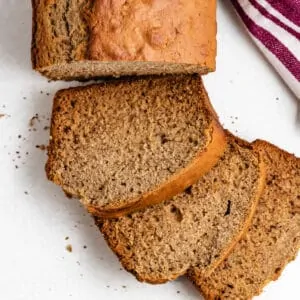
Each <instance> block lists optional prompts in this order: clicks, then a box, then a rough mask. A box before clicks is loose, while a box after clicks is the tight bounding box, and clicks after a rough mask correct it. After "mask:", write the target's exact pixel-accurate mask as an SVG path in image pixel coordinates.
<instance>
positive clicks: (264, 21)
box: [231, 0, 300, 98]
mask: <svg viewBox="0 0 300 300" xmlns="http://www.w3.org/2000/svg"><path fill="white" fill-rule="evenodd" d="M231 2H232V4H233V6H234V8H235V10H236V12H237V13H238V15H239V16H240V18H241V19H242V21H243V22H244V24H245V26H246V28H247V30H248V32H249V33H250V35H251V37H252V38H253V40H254V42H255V43H256V44H257V46H258V47H259V49H260V50H261V51H262V52H263V54H264V55H265V56H266V58H267V59H268V60H269V61H270V63H271V64H272V65H273V66H274V68H275V69H276V70H277V72H278V73H279V74H280V76H281V77H282V79H283V80H284V81H285V82H286V84H287V85H288V86H289V87H290V89H291V90H292V91H293V92H294V94H295V95H296V97H297V98H300V0H231Z"/></svg>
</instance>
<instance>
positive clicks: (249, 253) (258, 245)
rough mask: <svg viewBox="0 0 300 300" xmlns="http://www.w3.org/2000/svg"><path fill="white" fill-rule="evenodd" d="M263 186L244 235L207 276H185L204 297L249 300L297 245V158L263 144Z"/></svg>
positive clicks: (273, 276)
mask: <svg viewBox="0 0 300 300" xmlns="http://www.w3.org/2000/svg"><path fill="white" fill-rule="evenodd" d="M254 149H257V150H259V151H261V152H262V153H263V158H264V161H265V164H266V170H267V185H266V188H265V190H264V192H263V195H262V197H261V199H260V200H259V204H258V207H257V210H256V212H255V216H254V218H253V222H252V225H251V227H250V228H249V231H248V232H247V235H246V236H245V238H244V239H243V240H241V241H240V242H239V243H238V244H237V245H236V247H235V248H234V250H233V252H232V253H231V254H230V255H229V257H228V258H227V259H226V260H225V261H224V262H223V263H222V264H221V265H220V266H219V267H218V268H217V269H216V270H215V271H214V272H213V273H212V274H211V275H210V276H209V277H204V276H202V275H201V274H200V271H201V270H199V269H197V268H194V269H192V270H191V272H190V273H189V276H190V278H191V280H192V281H193V282H194V283H195V285H196V286H197V287H198V288H199V289H200V290H201V292H202V293H203V295H204V296H205V299H215V300H217V299H218V300H223V299H232V300H248V299H252V298H253V297H254V296H255V295H258V294H259V293H261V291H262V289H263V287H264V286H265V285H266V284H267V283H268V282H269V281H271V280H276V279H277V278H278V277H279V275H280V273H281V271H282V270H283V268H284V267H285V265H286V264H287V263H288V262H290V261H291V260H293V259H294V258H295V256H296V254H297V252H298V250H299V247H300V159H297V158H295V157H294V156H293V155H291V154H289V153H287V152H284V151H282V150H280V149H278V148H277V147H275V146H273V145H271V144H269V143H267V142H264V141H257V142H255V143H254Z"/></svg>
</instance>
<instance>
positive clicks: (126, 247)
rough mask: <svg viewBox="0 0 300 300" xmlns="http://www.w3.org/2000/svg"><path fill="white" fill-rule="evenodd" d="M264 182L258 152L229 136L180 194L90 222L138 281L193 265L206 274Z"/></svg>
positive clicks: (243, 222) (164, 277)
mask: <svg viewBox="0 0 300 300" xmlns="http://www.w3.org/2000/svg"><path fill="white" fill-rule="evenodd" d="M264 183H265V180H264V166H263V164H262V162H261V161H260V158H259V155H258V153H255V152H254V151H252V150H251V149H250V147H249V145H248V144H247V143H246V142H243V141H241V140H237V139H235V138H233V137H229V144H228V146H227V149H226V151H225V153H224V155H223V156H222V158H221V159H220V161H219V162H218V164H217V165H216V166H215V167H214V168H213V169H211V171H210V172H209V173H207V174H206V175H205V176H203V177H202V178H201V179H200V180H199V181H198V182H197V183H196V184H195V185H193V186H192V187H190V188H188V189H187V190H186V191H185V192H184V193H182V194H180V195H177V196H176V197H174V198H173V199H172V200H170V201H167V202H164V203H161V204H159V205H155V206H152V207H149V208H147V209H145V210H143V211H139V212H136V213H133V214H131V215H129V216H125V217H122V218H119V219H112V220H100V219H97V218H96V223H97V224H98V226H99V228H100V230H101V232H102V233H103V234H104V237H105V239H106V240H107V242H108V244H109V246H110V247H111V249H112V250H113V251H114V252H115V253H116V254H117V256H118V257H119V259H120V261H121V263H122V264H123V266H124V268H125V269H127V270H128V271H129V272H132V273H133V274H134V275H135V276H136V277H137V279H138V280H140V281H146V282H149V283H163V282H166V281H168V280H173V279H176V278H177V277H178V276H180V275H183V274H185V273H186V271H187V270H188V269H189V268H190V267H193V266H198V268H199V269H201V271H202V272H203V273H204V274H206V275H207V274H209V273H211V272H212V271H213V269H214V268H216V267H217V265H218V264H219V263H220V262H221V261H222V260H224V257H226V256H227V255H228V253H229V252H230V251H231V249H232V247H233V246H234V245H235V243H237V241H238V240H239V239H240V237H241V234H242V233H243V232H244V231H245V229H246V228H247V226H248V225H249V224H250V220H251V217H252V215H253V213H254V210H255V207H256V204H257V201H258V198H259V196H260V194H261V192H262V189H263V186H264Z"/></svg>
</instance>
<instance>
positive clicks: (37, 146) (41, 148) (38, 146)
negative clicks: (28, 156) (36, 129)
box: [35, 145, 47, 151]
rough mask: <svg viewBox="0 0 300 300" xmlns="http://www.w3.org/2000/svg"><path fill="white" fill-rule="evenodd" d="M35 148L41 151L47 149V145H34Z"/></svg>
mask: <svg viewBox="0 0 300 300" xmlns="http://www.w3.org/2000/svg"><path fill="white" fill-rule="evenodd" d="M35 148H37V149H40V150H42V151H45V150H46V149H47V146H45V145H36V146H35Z"/></svg>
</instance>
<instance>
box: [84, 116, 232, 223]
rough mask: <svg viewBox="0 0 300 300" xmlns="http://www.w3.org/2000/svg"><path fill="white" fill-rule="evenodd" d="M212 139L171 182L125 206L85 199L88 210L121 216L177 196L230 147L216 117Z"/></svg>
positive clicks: (93, 212) (108, 216) (107, 215)
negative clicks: (97, 202) (103, 205)
mask: <svg viewBox="0 0 300 300" xmlns="http://www.w3.org/2000/svg"><path fill="white" fill-rule="evenodd" d="M206 135H207V138H208V140H209V143H208V145H207V147H206V150H205V151H203V152H200V153H198V156H197V157H196V158H195V159H194V161H192V162H191V163H190V165H189V166H187V167H186V168H185V169H184V170H181V171H180V172H179V173H177V174H176V175H174V176H173V177H171V178H170V179H169V180H168V182H166V183H164V184H163V185H161V186H159V187H158V188H157V189H155V190H154V191H151V192H148V193H146V194H144V195H142V196H141V197H138V198H136V199H134V200H131V201H129V203H128V204H126V205H124V206H122V207H116V206H112V205H111V206H110V207H105V208H97V207H94V206H92V205H89V204H87V203H88V201H84V199H83V200H82V203H83V204H84V205H85V206H86V208H87V210H88V211H89V212H90V213H91V214H92V215H94V216H98V217H101V218H117V217H120V216H123V215H125V214H128V213H132V212H134V211H137V210H139V209H142V208H145V207H146V206H150V205H153V204H158V203H160V202H162V201H165V200H169V199H171V198H172V197H173V196H175V195H177V194H179V193H181V192H183V191H184V190H185V189H186V188H187V187H189V186H191V185H193V184H194V183H195V182H196V181H197V180H198V179H199V178H200V177H202V176H203V175H204V174H205V173H207V172H208V171H209V170H210V169H211V168H212V167H213V166H214V165H215V164H216V163H217V162H218V160H219V158H220V157H221V156H222V154H223V153H224V150H225V148H226V144H227V141H226V135H225V134H224V131H223V129H222V128H221V126H220V125H219V123H218V122H217V121H216V120H214V119H213V121H212V124H211V127H210V128H208V129H207V130H206Z"/></svg>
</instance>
